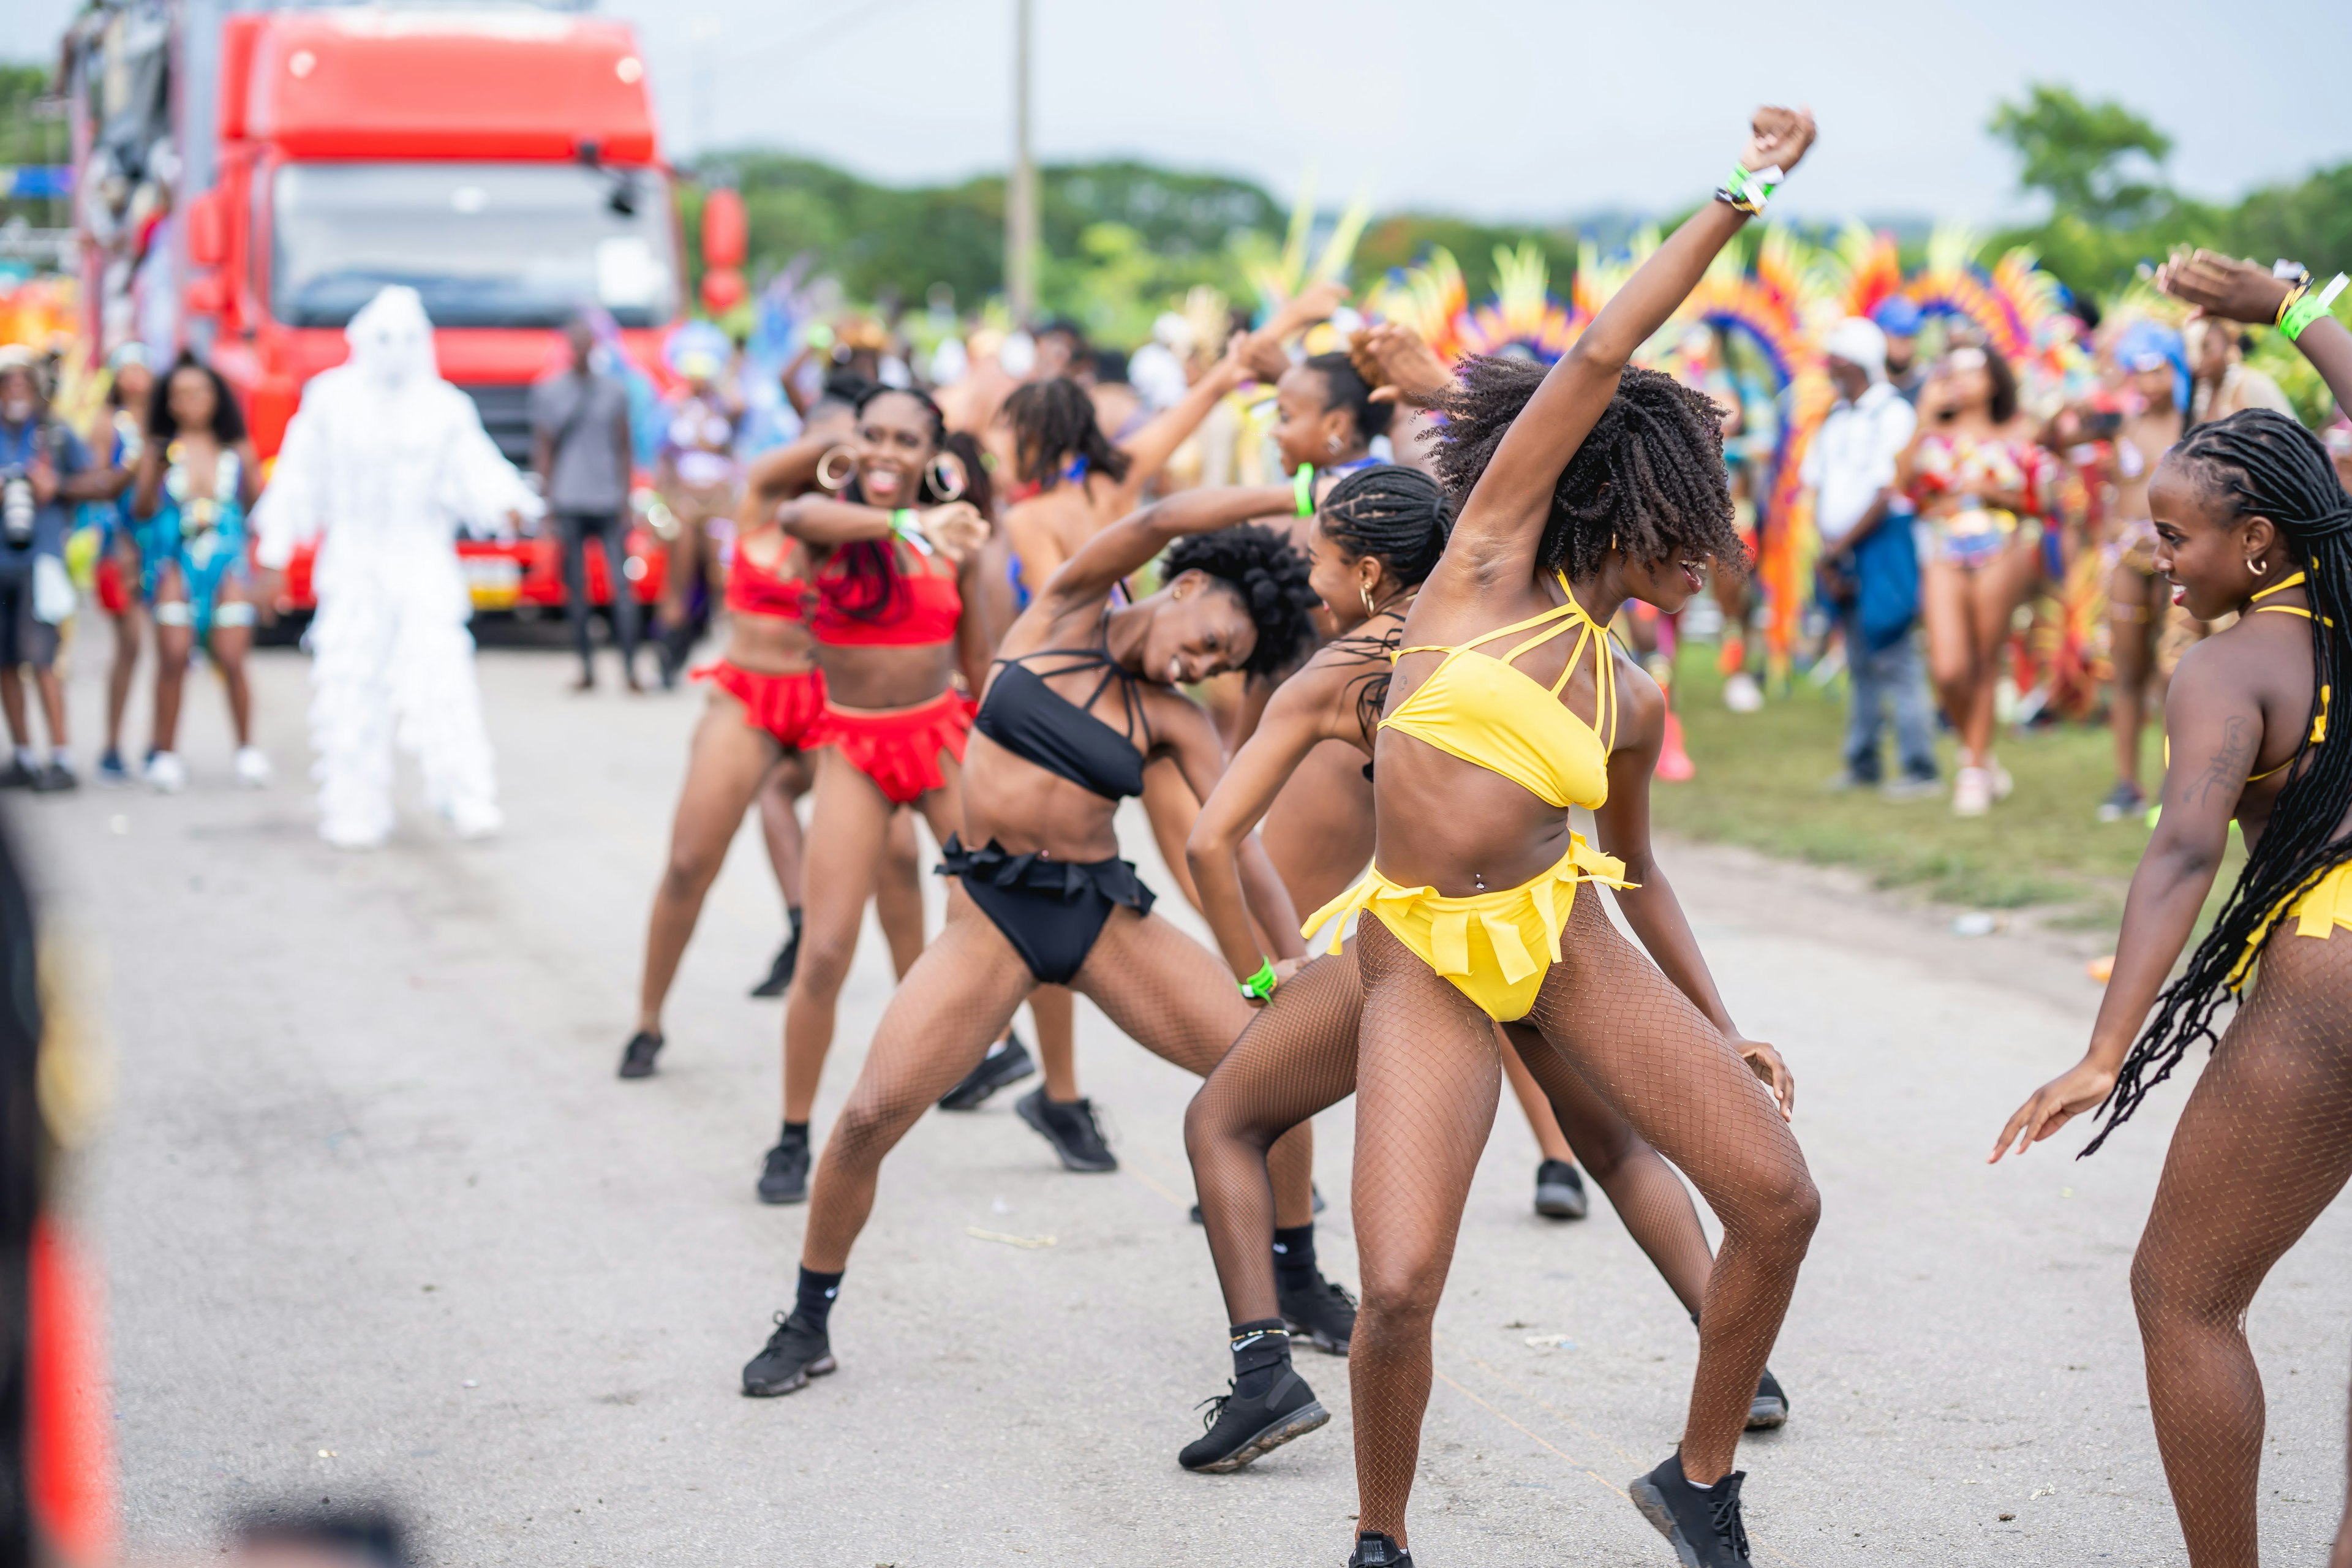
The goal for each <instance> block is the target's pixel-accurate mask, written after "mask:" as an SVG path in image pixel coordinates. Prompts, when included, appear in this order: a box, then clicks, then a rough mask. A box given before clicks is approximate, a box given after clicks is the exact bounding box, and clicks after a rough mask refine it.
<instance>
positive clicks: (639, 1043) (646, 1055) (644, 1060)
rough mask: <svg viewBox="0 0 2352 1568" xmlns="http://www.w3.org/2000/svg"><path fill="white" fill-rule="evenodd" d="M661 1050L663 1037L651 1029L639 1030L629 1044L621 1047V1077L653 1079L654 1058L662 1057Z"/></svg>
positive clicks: (630, 1038) (631, 1037) (632, 1036)
mask: <svg viewBox="0 0 2352 1568" xmlns="http://www.w3.org/2000/svg"><path fill="white" fill-rule="evenodd" d="M661 1048H662V1037H660V1036H659V1035H656V1034H655V1033H654V1032H653V1031H652V1030H651V1029H639V1030H638V1031H637V1032H636V1033H635V1034H634V1035H631V1036H630V1037H629V1043H628V1044H627V1045H625V1046H623V1047H621V1076H622V1077H623V1078H651V1077H653V1076H654V1058H656V1057H657V1056H659V1055H661Z"/></svg>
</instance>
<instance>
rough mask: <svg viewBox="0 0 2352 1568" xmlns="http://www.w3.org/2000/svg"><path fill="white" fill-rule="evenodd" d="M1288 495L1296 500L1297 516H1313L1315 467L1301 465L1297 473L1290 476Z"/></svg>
mask: <svg viewBox="0 0 2352 1568" xmlns="http://www.w3.org/2000/svg"><path fill="white" fill-rule="evenodd" d="M1290 493H1291V494H1292V495H1293V496H1294V497H1296V498H1297V501H1298V515H1299V516H1301V517H1313V516H1314V515H1315V465H1314V464H1312V463H1301V464H1299V465H1298V471H1297V473H1295V474H1293V475H1291V476H1290Z"/></svg>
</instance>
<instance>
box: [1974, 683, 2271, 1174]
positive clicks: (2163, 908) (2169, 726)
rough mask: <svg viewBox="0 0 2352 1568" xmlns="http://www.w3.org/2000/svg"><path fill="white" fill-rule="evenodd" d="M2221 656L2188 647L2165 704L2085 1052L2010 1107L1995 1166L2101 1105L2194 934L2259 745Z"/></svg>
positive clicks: (2254, 708) (2243, 694)
mask: <svg viewBox="0 0 2352 1568" xmlns="http://www.w3.org/2000/svg"><path fill="white" fill-rule="evenodd" d="M2223 651H2224V650H2222V649H2221V648H2218V647H2214V646H2213V645H2210V644H2206V645H2202V646H2200V647H2195V648H2191V649H2190V650H2189V652H2188V653H2187V654H2186V655H2184V656H2183V657H2182V658H2181V660H2180V668H2179V671H2178V672H2177V673H2176V674H2175V675H2174V676H2173V678H2172V687H2171V689H2170V691H2169V692H2168V694H2167V695H2166V697H2165V702H2164V731H2165V733H2166V734H2167V735H2168V736H2169V737H2171V740H2172V757H2171V762H2170V764H2169V765H2168V766H2167V767H2166V769H2165V770H2164V809H2163V811H2162V813H2161V814H2160V815H2159V816H2158V817H2157V823H2156V831H2155V832H2154V833H2153V834H2151V835H2150V836H2149V837H2148V841H2147V848H2146V849H2145V850H2143V851H2142V852H2141V854H2140V858H2139V868H2138V869H2137V870H2136V871H2134V872H2133V873H2132V879H2131V891H2130V892H2129V893H2127V894H2126V895H2125V897H2124V926H2123V932H2122V935H2121V936H2120V937H2119V938H2118V939H2117V941H2116V967H2115V973H2113V974H2111V975H2109V976H2108V978H2107V994H2106V995H2105V998H2104V999H2102V1000H2101V1002H2100V1003H2099V1016H2098V1020H2097V1021H2096V1022H2095V1023H2094V1024H2093V1025H2092V1026H2091V1046H2090V1049H2088V1050H2087V1051H2085V1052H2084V1053H2083V1059H2082V1060H2081V1061H2079V1062H2077V1063H2076V1064H2075V1065H2074V1067H2073V1068H2069V1069H2068V1070H2067V1071H2065V1072H2064V1073H2062V1074H2061V1075H2059V1076H2058V1077H2057V1078H2054V1079H2051V1080H2050V1081H2049V1082H2048V1083H2045V1084H2043V1085H2042V1087H2041V1088H2040V1089H2036V1090H2034V1091H2033V1096H2032V1099H2030V1100H2027V1101H2026V1102H2025V1103H2024V1104H2023V1105H2021V1106H2019V1107H2018V1108H2017V1112H2016V1114H2015V1115H2013V1116H2011V1118H2010V1119H2009V1124H2008V1125H2007V1126H2005V1127H2003V1128H2002V1129H2001V1130H2000V1140H1999V1141H1998V1142H1995V1143H1994V1144H1993V1149H1992V1158H1993V1159H1995V1160H1999V1159H2000V1157H2001V1156H2002V1155H2003V1154H2006V1153H2010V1152H2017V1153H2023V1152H2025V1151H2026V1150H2027V1149H2028V1148H2030V1147H2032V1145H2033V1144H2035V1143H2039V1142H2042V1140H2043V1139H2044V1138H2047V1137H2049V1136H2050V1135H2051V1134H2052V1133H2053V1132H2055V1131H2058V1129H2060V1128H2061V1127H2063V1126H2065V1125H2066V1123H2068V1122H2069V1121H2073V1120H2074V1118H2075V1117H2077V1116H2080V1115H2082V1114H2083V1113H2084V1111H2087V1110H2096V1109H2097V1108H2098V1106H2099V1105H2100V1104H2101V1103H2102V1102H2103V1101H2104V1100H2105V1099H2106V1098H2107V1092H2108V1091H2109V1090H2110V1089H2114V1088H2115V1086H2116V1072H2117V1070H2118V1069H2119V1068H2122V1066H2123V1063H2124V1058H2126V1056H2128V1055H2130V1053H2131V1047H2132V1042H2133V1041H2134V1040H2136V1039H2137V1038H2138V1037H2139V1031H2140V1027H2141V1026H2142V1025H2144V1024H2145V1023H2146V1022H2147V1015H2148V1010H2149V1009H2150V1008H2152V1007H2154V1006H2155V1005H2156V999H2157V995H2158V993H2159V992H2161V991H2162V990H2163V989H2164V983H2165V978H2166V976H2168V975H2169V974H2170V973H2172V966H2173V964H2174V963H2177V962H2178V961H2179V957H2180V951H2181V949H2183V948H2185V947H2187V946H2188V945H2189V937H2190V935H2192V934H2193V933H2194V932H2195V931H2196V929H2197V916H2198V914H2199V912H2200V910H2203V909H2204V907H2205V896H2206V895H2207V894H2208V893H2210V892H2211V891H2212V890H2213V877H2214V874H2215V873H2216V872H2217V871H2219V870H2220V869H2221V857H2222V855H2223V854H2224V853H2225V852H2226V851H2227V850H2228V848H2229V847H2230V818H2231V816H2234V815H2235V814H2236V812H2237V809H2238V796H2239V795H2242V793H2244V791H2245V787H2246V778H2247V775H2248V774H2250V773H2252V771H2253V766H2254V758H2255V756H2256V754H2257V752H2258V750H2259V748H2260V747H2261V745H2262V742H2263V714H2262V708H2261V705H2260V704H2259V703H2258V702H2257V701H2256V700H2254V698H2253V697H2252V695H2251V694H2249V693H2248V692H2247V690H2246V689H2245V688H2244V685H2243V683H2242V682H2237V681H2231V680H2228V679H2223V678H2222V676H2221V672H2220V671H2219V670H2218V669H2217V668H2216V666H2217V665H2218V664H2219V663H2220V662H2221V661H2220V660H2218V659H2217V658H2215V657H2214V656H2215V655H2216V654H2218V653H2221V652H2223Z"/></svg>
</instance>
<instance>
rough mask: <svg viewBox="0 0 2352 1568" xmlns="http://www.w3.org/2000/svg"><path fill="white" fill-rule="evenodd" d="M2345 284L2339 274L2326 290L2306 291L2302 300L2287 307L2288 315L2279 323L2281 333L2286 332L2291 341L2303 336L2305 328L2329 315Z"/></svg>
mask: <svg viewBox="0 0 2352 1568" xmlns="http://www.w3.org/2000/svg"><path fill="white" fill-rule="evenodd" d="M2345 282H2346V279H2345V276H2344V274H2342V273H2341V272H2339V273H2337V274H2336V278H2335V280H2334V281H2332V282H2331V283H2329V284H2328V285H2327V287H2326V288H2325V289H2310V290H2307V291H2305V294H2304V296H2303V298H2302V299H2300V300H2296V301H2295V302H2294V304H2292V305H2290V306H2288V307H2287V310H2286V314H2285V315H2284V317H2282V318H2281V319H2280V321H2279V331H2283V332H2284V333H2285V334H2286V335H2287V337H2288V339H2289V340H2290V341H2292V340H2294V339H2295V338H2299V337H2301V336H2303V329H2304V328H2305V327H2307V326H2309V325H2311V323H2312V322H2314V321H2317V320H2319V318H2320V317H2322V316H2325V315H2326V314H2327V313H2328V307H2330V306H2332V305H2334V304H2335V303H2336V296H2337V295H2338V294H2341V293H2342V292H2344V285H2345Z"/></svg>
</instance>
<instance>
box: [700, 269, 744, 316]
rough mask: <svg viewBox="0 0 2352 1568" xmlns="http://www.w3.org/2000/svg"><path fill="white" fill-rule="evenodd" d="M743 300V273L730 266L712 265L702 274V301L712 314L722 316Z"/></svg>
mask: <svg viewBox="0 0 2352 1568" xmlns="http://www.w3.org/2000/svg"><path fill="white" fill-rule="evenodd" d="M742 302H743V274H742V273H740V272H739V271H737V270H736V269H735V268H732V267H714V268H711V269H710V270H709V271H708V272H706V273H704V274H703V275H702V303H703V305H704V307H705V308H706V309H708V310H709V311H710V313H711V314H712V315H714V316H723V315H725V314H726V313H727V312H728V311H730V310H733V309H734V308H735V307H736V306H738V305H740V304H741V303H742Z"/></svg>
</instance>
